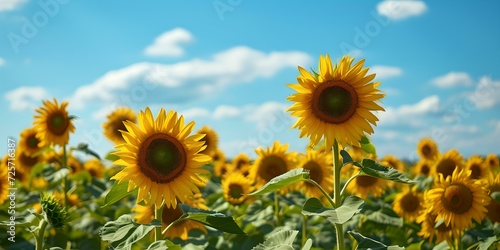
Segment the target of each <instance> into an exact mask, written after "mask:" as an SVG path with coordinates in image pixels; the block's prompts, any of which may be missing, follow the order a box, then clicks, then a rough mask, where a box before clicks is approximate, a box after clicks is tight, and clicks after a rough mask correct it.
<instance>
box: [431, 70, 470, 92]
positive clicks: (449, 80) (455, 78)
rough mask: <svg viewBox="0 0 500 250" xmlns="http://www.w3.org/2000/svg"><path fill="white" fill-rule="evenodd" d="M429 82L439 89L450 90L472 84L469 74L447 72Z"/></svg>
mask: <svg viewBox="0 0 500 250" xmlns="http://www.w3.org/2000/svg"><path fill="white" fill-rule="evenodd" d="M431 82H432V83H433V84H434V85H436V86H438V87H440V88H451V87H456V86H469V85H471V84H472V79H471V78H470V76H469V74H467V73H465V72H449V73H448V74H446V75H443V76H439V77H436V78H434V79H432V81H431Z"/></svg>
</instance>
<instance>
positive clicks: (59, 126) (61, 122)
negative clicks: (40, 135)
mask: <svg viewBox="0 0 500 250" xmlns="http://www.w3.org/2000/svg"><path fill="white" fill-rule="evenodd" d="M68 125H69V120H68V117H67V116H66V115H65V114H63V113H54V114H52V115H51V116H50V117H49V119H48V120H47V127H48V129H49V130H50V132H51V133H52V134H55V135H62V134H64V133H65V132H66V129H67V128H68Z"/></svg>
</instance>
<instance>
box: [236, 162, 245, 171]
mask: <svg viewBox="0 0 500 250" xmlns="http://www.w3.org/2000/svg"><path fill="white" fill-rule="evenodd" d="M245 164H246V161H244V160H241V159H240V160H238V161H236V165H235V166H236V169H238V170H241V169H242V168H243V166H245Z"/></svg>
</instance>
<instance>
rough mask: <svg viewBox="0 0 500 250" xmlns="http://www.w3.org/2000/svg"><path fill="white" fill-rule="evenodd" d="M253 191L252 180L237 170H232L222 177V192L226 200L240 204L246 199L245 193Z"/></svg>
mask: <svg viewBox="0 0 500 250" xmlns="http://www.w3.org/2000/svg"><path fill="white" fill-rule="evenodd" d="M252 191H253V186H252V180H251V179H249V178H245V176H243V174H241V173H239V172H232V173H229V174H227V175H226V176H225V178H224V179H222V192H223V193H224V198H225V199H226V201H227V202H229V203H231V204H233V205H240V204H242V203H243V202H245V200H247V198H248V196H247V194H249V193H251V192H252Z"/></svg>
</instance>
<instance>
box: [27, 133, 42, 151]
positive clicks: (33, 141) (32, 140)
mask: <svg viewBox="0 0 500 250" xmlns="http://www.w3.org/2000/svg"><path fill="white" fill-rule="evenodd" d="M26 142H27V143H26V144H27V145H28V147H29V148H33V149H37V148H38V143H40V140H38V139H37V138H36V136H35V135H32V136H30V137H28V140H26Z"/></svg>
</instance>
